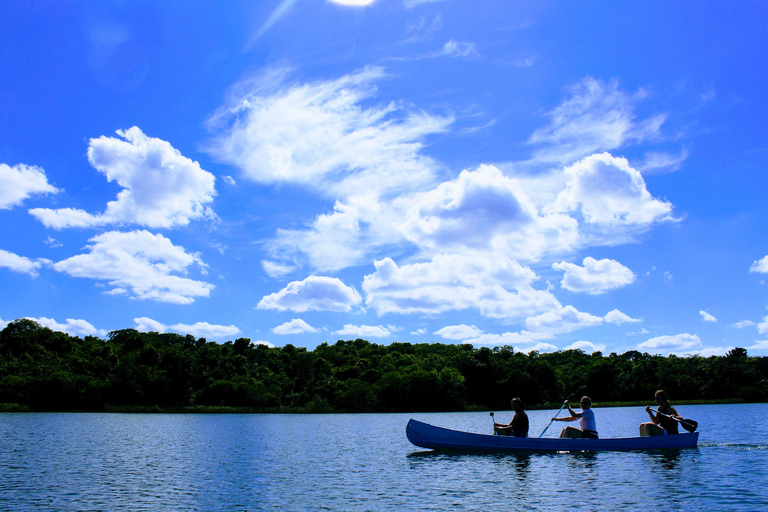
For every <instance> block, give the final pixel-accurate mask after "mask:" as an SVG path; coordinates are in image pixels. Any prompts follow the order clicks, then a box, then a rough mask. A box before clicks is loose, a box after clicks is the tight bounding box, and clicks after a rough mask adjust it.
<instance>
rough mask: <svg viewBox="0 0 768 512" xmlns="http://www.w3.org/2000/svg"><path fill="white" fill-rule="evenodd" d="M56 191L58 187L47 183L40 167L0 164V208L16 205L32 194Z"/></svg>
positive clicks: (6, 208) (7, 208) (9, 207)
mask: <svg viewBox="0 0 768 512" xmlns="http://www.w3.org/2000/svg"><path fill="white" fill-rule="evenodd" d="M57 193H59V189H57V188H56V187H54V186H53V185H51V184H50V183H48V178H47V177H46V176H45V171H43V170H42V169H41V168H40V167H35V166H29V165H24V164H18V165H14V166H13V167H11V166H9V165H6V164H0V210H9V209H11V208H13V207H14V206H18V205H20V204H21V203H22V202H24V200H25V199H27V198H28V197H30V196H33V195H38V194H57Z"/></svg>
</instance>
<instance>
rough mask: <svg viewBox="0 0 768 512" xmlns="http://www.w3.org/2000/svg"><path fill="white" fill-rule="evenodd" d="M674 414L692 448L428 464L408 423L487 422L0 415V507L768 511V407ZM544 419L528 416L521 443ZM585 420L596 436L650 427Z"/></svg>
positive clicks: (632, 418)
mask: <svg viewBox="0 0 768 512" xmlns="http://www.w3.org/2000/svg"><path fill="white" fill-rule="evenodd" d="M678 409H679V410H680V412H681V413H682V414H683V416H685V417H687V418H692V419H695V420H697V421H699V430H700V432H701V434H700V437H699V448H697V449H691V450H679V451H657V452H598V453H564V454H529V455H515V454H456V453H452V454H445V453H435V452H431V451H424V450H423V449H420V448H418V447H415V446H413V445H411V444H410V443H409V442H408V440H407V439H406V437H405V425H406V423H407V421H408V419H409V418H411V417H413V418H416V419H419V420H421V421H426V422H428V423H433V424H436V425H440V426H445V427H448V428H455V429H458V430H468V431H474V432H486V433H490V432H491V423H492V420H491V418H490V416H489V414H488V413H487V412H482V413H479V412H478V413H440V414H436V413H423V414H418V413H414V414H340V415H321V414H318V415H315V414H312V415H269V414H252V415H196V414H190V415H172V414H60V413H41V414H37V413H4V414H0V442H1V443H2V445H1V446H2V449H1V450H0V510H118V509H124V510H278V509H279V510H488V509H490V508H491V507H494V508H498V507H502V508H503V509H505V510H545V509H549V510H552V509H573V510H584V509H589V510H615V509H617V508H625V509H630V510H639V509H644V508H660V509H662V510H664V509H672V510H674V509H682V508H683V507H685V508H686V509H687V508H690V507H693V508H694V509H696V510H766V509H768V492H767V491H766V490H765V489H768V470H766V468H768V429H766V428H765V425H764V424H763V423H762V421H761V420H762V418H765V417H768V404H747V405H721V406H680V407H678ZM555 412H556V411H554V410H553V411H529V417H530V423H531V435H535V436H537V435H538V434H539V433H541V431H542V430H543V429H544V427H545V426H546V424H547V423H548V422H549V419H550V418H551V417H552V415H553V414H554V413H555ZM595 412H596V416H597V422H598V429H599V431H600V435H601V437H625V436H634V435H637V425H638V424H639V423H640V422H641V421H646V419H647V415H646V414H645V412H644V411H643V408H641V407H633V408H598V409H595ZM511 415H512V413H511V412H509V411H496V419H497V420H498V421H508V420H509V419H511ZM564 425H565V424H563V423H555V424H553V425H552V426H551V427H550V428H549V430H548V431H547V433H546V436H547V437H555V436H556V435H557V434H558V432H559V429H560V428H562V427H563V426H564Z"/></svg>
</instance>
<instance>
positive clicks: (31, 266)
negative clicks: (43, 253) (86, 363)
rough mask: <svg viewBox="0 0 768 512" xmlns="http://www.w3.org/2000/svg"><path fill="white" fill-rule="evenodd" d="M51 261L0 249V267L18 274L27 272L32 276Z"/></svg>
mask: <svg viewBox="0 0 768 512" xmlns="http://www.w3.org/2000/svg"><path fill="white" fill-rule="evenodd" d="M50 263H51V262H50V261H49V260H47V259H44V258H38V259H35V260H33V259H30V258H27V257H25V256H19V255H18V254H15V253H12V252H9V251H4V250H3V249H0V268H7V269H10V270H12V271H14V272H18V273H20V274H28V275H30V276H32V277H35V276H37V275H38V272H37V271H38V270H39V269H40V268H42V267H43V266H45V265H48V264H50Z"/></svg>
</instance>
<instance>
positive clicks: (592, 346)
mask: <svg viewBox="0 0 768 512" xmlns="http://www.w3.org/2000/svg"><path fill="white" fill-rule="evenodd" d="M563 350H581V351H582V352H584V353H586V354H592V353H594V352H604V351H605V345H603V344H601V343H592V342H591V341H577V342H575V343H571V344H570V345H568V346H567V347H565V348H564V349H563Z"/></svg>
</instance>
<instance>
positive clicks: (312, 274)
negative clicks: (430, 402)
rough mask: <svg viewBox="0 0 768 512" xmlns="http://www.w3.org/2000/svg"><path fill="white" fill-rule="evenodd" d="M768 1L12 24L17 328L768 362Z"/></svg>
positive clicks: (4, 248)
mask: <svg viewBox="0 0 768 512" xmlns="http://www.w3.org/2000/svg"><path fill="white" fill-rule="evenodd" d="M766 79H768V3H766V2H764V1H749V0H745V1H742V2H709V1H698V0H697V1H693V0H683V1H680V2H666V1H649V2H594V1H585V2H547V1H543V2H518V1H513V0H499V1H496V0H489V1H484V2H476V1H463V0H375V1H368V0H343V1H342V0H257V1H254V0H251V1H238V0H233V1H231V2H182V1H153V2H144V1H138V0H136V1H115V2H96V1H66V0H62V1H60V2H3V3H0V290H2V293H0V327H2V326H5V325H6V324H7V323H8V322H10V321H13V320H15V319H18V318H31V319H34V320H35V321H37V322H39V323H40V324H41V325H44V326H47V327H50V328H52V329H55V330H59V331H63V332H67V333H69V334H71V335H75V336H81V337H83V336H89V335H92V336H99V337H102V338H106V337H107V336H108V333H109V332H110V331H113V330H119V329H128V328H135V329H138V330H140V331H144V332H148V331H157V332H177V333H181V334H192V335H194V336H195V337H204V338H206V339H208V340H209V341H217V342H220V343H223V342H226V341H233V340H235V339H237V338H249V339H250V340H251V341H252V342H254V343H265V344H268V345H270V346H276V347H282V346H285V345H287V344H292V345H294V346H297V347H306V348H308V349H309V350H312V349H314V348H315V347H317V346H318V345H319V344H321V343H324V342H327V343H330V344H332V343H335V342H336V341H337V340H348V339H356V338H364V339H367V340H369V341H371V342H373V343H377V344H390V343H393V342H409V343H450V344H461V343H469V344H472V345H473V346H474V347H476V348H479V347H500V346H510V347H513V348H514V350H516V351H520V352H525V353H530V352H531V351H534V350H535V351H538V352H539V353H548V352H553V351H558V350H571V349H579V350H583V351H584V352H586V353H593V352H595V351H600V352H602V353H603V354H604V355H608V354H609V353H612V352H615V353H618V354H622V353H624V352H627V351H630V350H638V351H640V352H647V353H650V354H660V355H665V356H666V355H669V354H676V355H679V356H686V355H700V356H704V357H708V356H712V355H724V354H726V353H727V352H728V351H729V350H731V349H733V348H735V347H741V348H746V349H747V350H748V353H749V354H750V355H763V356H764V355H768V309H767V307H768V283H767V281H768V236H767V235H768V201H766V197H767V196H768V194H767V193H768V173H767V172H766V171H767V170H768V121H767V119H768V95H766V94H765V84H766Z"/></svg>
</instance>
